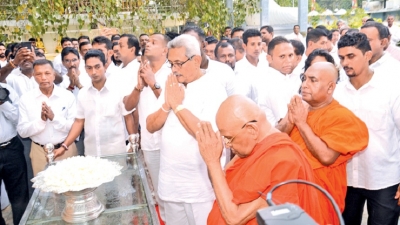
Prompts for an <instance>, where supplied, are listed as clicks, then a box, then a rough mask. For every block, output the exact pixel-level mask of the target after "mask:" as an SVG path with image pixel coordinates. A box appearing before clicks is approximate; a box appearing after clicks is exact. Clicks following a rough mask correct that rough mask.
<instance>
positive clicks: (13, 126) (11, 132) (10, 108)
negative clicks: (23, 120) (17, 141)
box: [0, 83, 19, 143]
mask: <svg viewBox="0 0 400 225" xmlns="http://www.w3.org/2000/svg"><path fill="white" fill-rule="evenodd" d="M0 87H2V88H7V90H8V91H9V92H10V95H9V96H8V97H9V98H10V100H11V102H9V101H6V102H4V103H3V104H1V105H0V127H1V129H0V143H4V142H7V141H9V140H11V139H12V138H13V137H15V136H17V124H18V103H19V102H18V95H17V92H15V91H14V89H13V88H12V87H11V86H10V85H8V84H3V83H0Z"/></svg>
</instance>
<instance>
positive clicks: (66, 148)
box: [61, 143, 68, 151]
mask: <svg viewBox="0 0 400 225" xmlns="http://www.w3.org/2000/svg"><path fill="white" fill-rule="evenodd" d="M61 147H63V148H65V151H68V146H67V145H65V144H64V143H62V144H61Z"/></svg>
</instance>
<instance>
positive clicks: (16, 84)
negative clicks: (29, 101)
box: [6, 70, 39, 98]
mask: <svg viewBox="0 0 400 225" xmlns="http://www.w3.org/2000/svg"><path fill="white" fill-rule="evenodd" d="M13 72H14V70H13ZM6 82H7V84H8V85H10V86H11V87H12V88H13V89H14V90H15V91H16V92H17V94H18V96H19V97H20V98H21V96H22V95H23V94H25V93H26V92H28V91H30V90H33V89H34V88H38V87H39V85H38V83H37V82H36V81H35V78H34V77H33V76H31V77H30V78H29V77H28V76H26V75H24V74H23V73H21V71H20V70H17V71H15V74H12V75H11V74H10V75H8V76H7V78H6Z"/></svg>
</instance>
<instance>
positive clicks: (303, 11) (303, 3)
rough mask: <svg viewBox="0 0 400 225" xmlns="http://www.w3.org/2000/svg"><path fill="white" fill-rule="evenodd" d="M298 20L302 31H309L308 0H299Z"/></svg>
mask: <svg viewBox="0 0 400 225" xmlns="http://www.w3.org/2000/svg"><path fill="white" fill-rule="evenodd" d="M298 20H299V23H298V24H299V26H300V32H307V24H308V0H299V6H298Z"/></svg>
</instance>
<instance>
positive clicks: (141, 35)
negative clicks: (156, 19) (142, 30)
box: [139, 34, 149, 38]
mask: <svg viewBox="0 0 400 225" xmlns="http://www.w3.org/2000/svg"><path fill="white" fill-rule="evenodd" d="M143 36H149V35H148V34H140V35H139V38H141V37H143Z"/></svg>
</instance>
